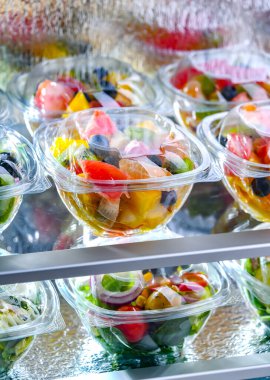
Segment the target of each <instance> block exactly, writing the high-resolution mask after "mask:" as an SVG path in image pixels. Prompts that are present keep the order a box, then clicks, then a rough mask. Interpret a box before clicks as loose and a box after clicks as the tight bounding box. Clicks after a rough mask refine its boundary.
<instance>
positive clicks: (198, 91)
mask: <svg viewBox="0 0 270 380" xmlns="http://www.w3.org/2000/svg"><path fill="white" fill-rule="evenodd" d="M158 78H159V81H160V82H161V83H162V86H163V88H164V91H165V93H166V97H167V100H168V103H170V104H173V103H174V114H175V117H176V119H177V121H178V122H179V124H181V125H185V126H186V127H187V128H189V129H191V130H192V131H194V132H196V128H197V126H198V124H199V123H200V122H201V121H202V119H203V118H204V117H206V116H209V115H212V114H215V113H217V112H222V111H228V110H230V109H232V108H233V107H235V106H236V105H237V104H239V103H245V102H249V101H250V100H266V99H268V98H269V96H270V56H268V55H266V54H264V53H261V52H257V51H247V50H229V49H219V50H212V51H204V52H197V53H193V54H190V55H189V56H186V57H185V58H183V59H181V60H180V61H179V62H176V63H173V64H171V65H167V66H164V67H162V68H161V69H160V70H159V72H158Z"/></svg>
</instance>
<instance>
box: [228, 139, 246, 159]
mask: <svg viewBox="0 0 270 380" xmlns="http://www.w3.org/2000/svg"><path fill="white" fill-rule="evenodd" d="M227 149H228V150H229V151H230V152H232V153H233V154H235V155H236V156H238V157H240V158H243V159H244V160H249V159H250V157H251V153H252V138H251V137H249V136H246V135H242V134H240V133H232V134H230V135H228V136H227Z"/></svg>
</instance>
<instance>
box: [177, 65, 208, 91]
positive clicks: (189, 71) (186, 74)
mask: <svg viewBox="0 0 270 380" xmlns="http://www.w3.org/2000/svg"><path fill="white" fill-rule="evenodd" d="M200 74H202V73H201V72H200V71H198V70H197V69H195V68H194V67H187V68H185V69H183V70H179V71H178V72H177V73H176V74H175V75H174V76H173V77H172V78H171V84H172V85H173V86H174V87H176V88H178V89H180V90H181V89H182V88H183V87H184V86H185V85H186V83H187V82H188V81H189V80H190V79H191V78H193V77H195V76H196V75H200Z"/></svg>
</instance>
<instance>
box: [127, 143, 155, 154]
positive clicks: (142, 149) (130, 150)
mask: <svg viewBox="0 0 270 380" xmlns="http://www.w3.org/2000/svg"><path fill="white" fill-rule="evenodd" d="M124 153H125V155H126V156H130V157H136V156H147V155H149V154H151V151H150V149H149V148H148V146H147V145H145V144H144V143H143V142H142V141H138V140H132V141H130V143H128V144H127V146H126V148H125V151H124Z"/></svg>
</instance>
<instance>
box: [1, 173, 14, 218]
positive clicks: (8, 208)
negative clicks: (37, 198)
mask: <svg viewBox="0 0 270 380" xmlns="http://www.w3.org/2000/svg"><path fill="white" fill-rule="evenodd" d="M14 182H15V181H14V178H13V177H12V176H11V175H10V174H0V186H8V185H13V184H14ZM14 204H15V198H14V197H13V198H7V199H1V200H0V223H1V224H3V223H5V222H6V221H7V220H8V219H9V217H10V214H11V213H12V210H13V207H14Z"/></svg>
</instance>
